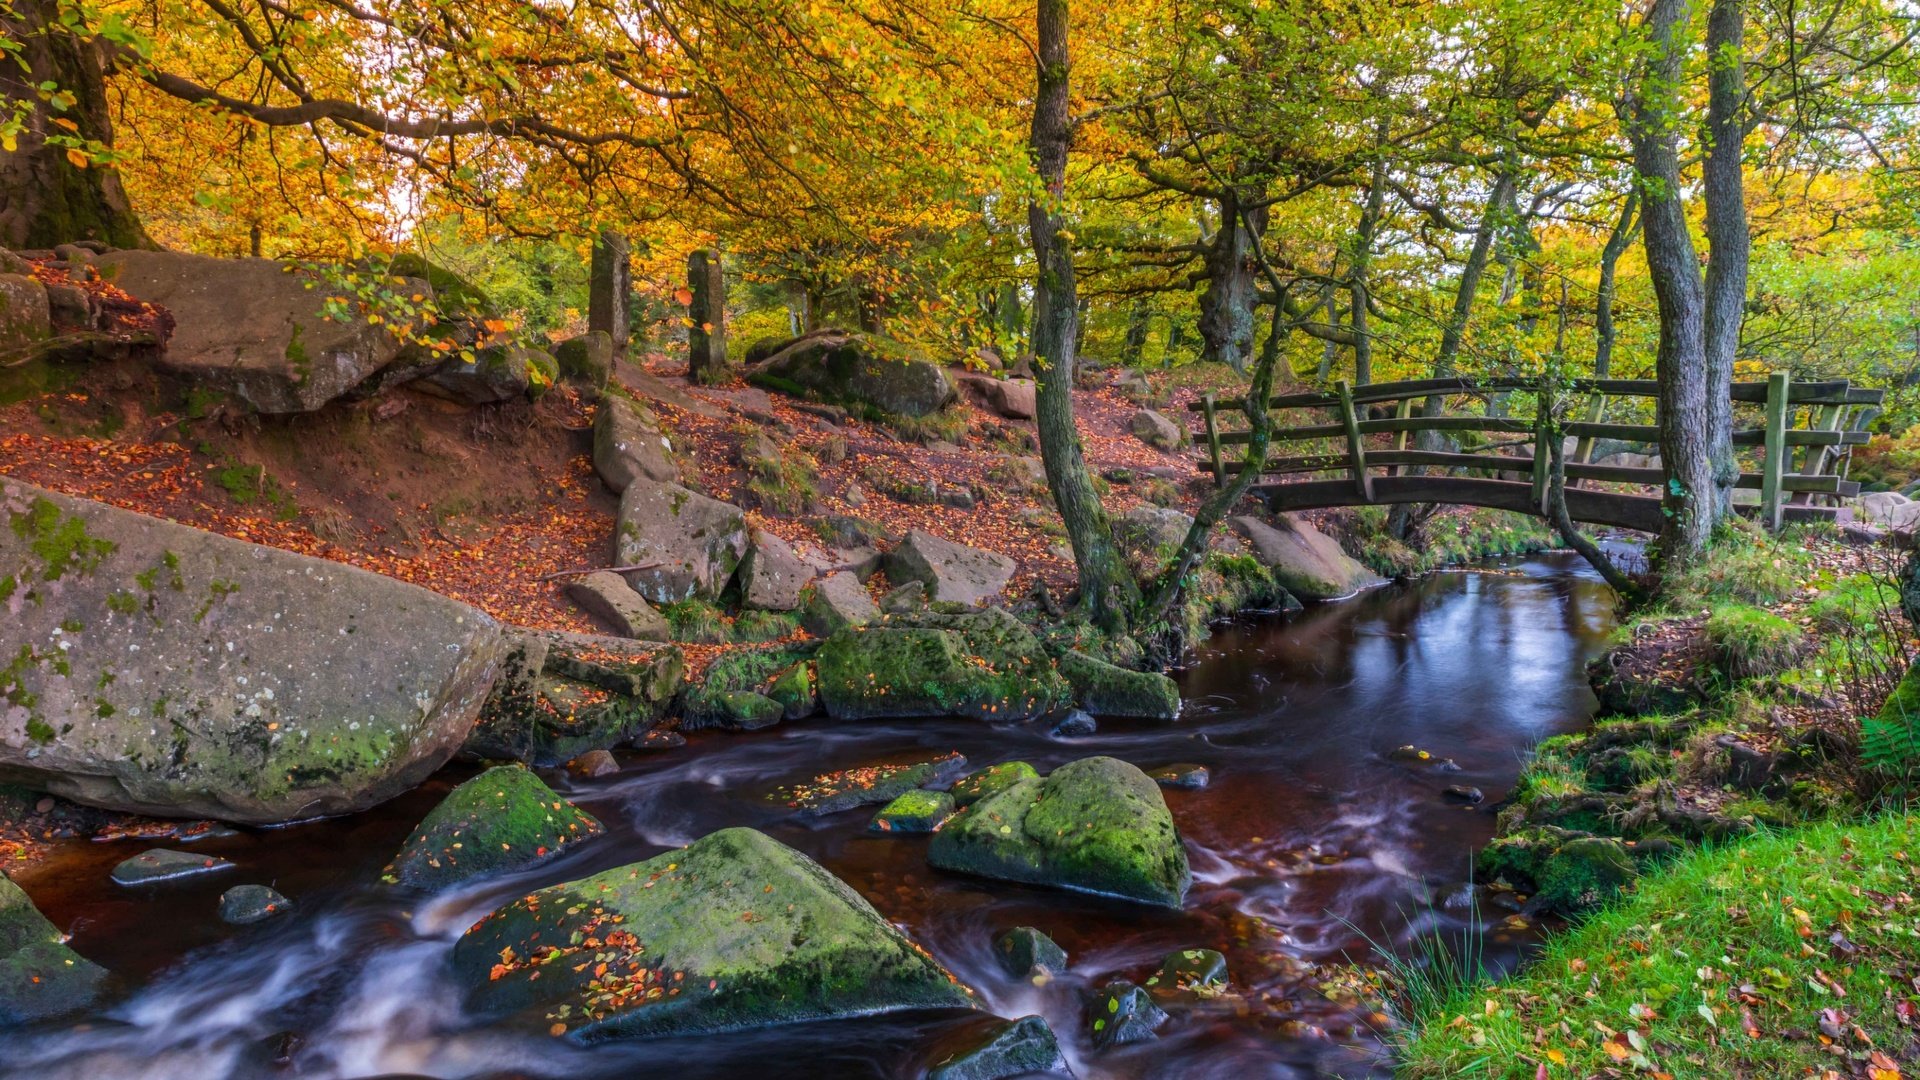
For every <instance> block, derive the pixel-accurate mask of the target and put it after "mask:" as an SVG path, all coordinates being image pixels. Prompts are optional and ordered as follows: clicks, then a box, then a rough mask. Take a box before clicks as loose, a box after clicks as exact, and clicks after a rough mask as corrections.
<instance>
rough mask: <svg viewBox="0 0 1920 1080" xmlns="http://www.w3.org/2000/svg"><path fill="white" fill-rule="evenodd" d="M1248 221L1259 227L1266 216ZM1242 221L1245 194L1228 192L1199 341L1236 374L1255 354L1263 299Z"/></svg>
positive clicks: (1211, 252)
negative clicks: (1256, 311)
mask: <svg viewBox="0 0 1920 1080" xmlns="http://www.w3.org/2000/svg"><path fill="white" fill-rule="evenodd" d="M1246 216H1251V217H1253V218H1254V219H1255V220H1256V222H1257V221H1258V220H1259V219H1260V218H1261V217H1264V213H1263V212H1256V213H1255V214H1253V215H1246ZM1242 220H1243V215H1242V213H1241V210H1240V195H1239V193H1238V192H1234V191H1229V192H1228V193H1227V194H1226V195H1225V196H1224V197H1223V198H1222V199H1221V200H1220V230H1219V231H1218V232H1217V233H1215V234H1214V238H1213V243H1212V244H1210V245H1208V247H1207V289H1206V291H1205V292H1203V293H1201V294H1200V337H1201V338H1202V339H1203V340H1205V341H1206V343H1207V351H1206V358H1207V359H1209V360H1219V361H1221V362H1223V363H1226V364H1228V365H1230V366H1231V367H1232V368H1233V370H1235V371H1245V370H1246V369H1247V361H1248V359H1249V358H1250V357H1251V356H1252V355H1253V306H1254V301H1255V300H1256V299H1257V296H1258V293H1257V290H1255V288H1254V284H1253V259H1252V256H1251V254H1250V253H1249V251H1248V243H1249V237H1248V235H1247V230H1246V227H1245V226H1243V225H1242V224H1241V222H1242Z"/></svg>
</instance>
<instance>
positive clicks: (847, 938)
mask: <svg viewBox="0 0 1920 1080" xmlns="http://www.w3.org/2000/svg"><path fill="white" fill-rule="evenodd" d="M453 970H454V972H455V975H456V977H457V978H458V979H459V980H460V982H462V983H463V984H464V985H465V986H466V988H467V990H468V993H469V995H470V1002H471V1004H472V1007H473V1008H474V1009H475V1010H476V1011H478V1012H480V1013H483V1014H492V1015H503V1014H510V1015H512V1016H514V1017H516V1018H517V1019H518V1020H520V1021H521V1022H523V1023H525V1024H527V1025H529V1026H532V1027H535V1028H537V1029H539V1030H544V1031H551V1032H553V1033H554V1034H568V1035H571V1036H573V1037H575V1038H579V1039H599V1038H607V1037H615V1036H663V1035H684V1034H693V1033H700V1032H714V1031H732V1030H738V1029H743V1028H756V1027H765V1026H768V1025H773V1024H784V1023H793V1022H797V1021H810V1020H825V1019H832V1018H836V1017H844V1016H862V1015H869V1014H873V1013H881V1012H892V1011H897V1010H902V1009H927V1008H968V1007H970V1006H971V1005H972V1000H971V996H970V992H969V991H968V990H966V989H965V988H964V987H962V986H961V985H960V984H959V983H958V982H957V981H955V980H954V978H953V977H952V976H951V975H949V974H948V973H947V972H946V971H944V970H942V969H941V968H940V966H939V965H938V964H936V963H935V962H934V961H933V960H932V959H930V958H929V957H928V956H927V954H926V953H925V952H924V951H922V950H920V949H919V948H918V947H917V946H915V945H914V944H913V943H912V942H911V941H909V940H908V939H907V938H906V937H905V936H904V935H902V934H901V933H900V932H899V931H898V930H896V929H894V927H893V926H892V924H890V923H888V922H887V921H886V919H884V918H882V917H881V915H880V913H879V912H877V911H875V910H874V909H873V907H872V905H870V904H868V903H867V901H866V900H865V899H863V898H862V897H861V896H860V894H858V893H856V892H854V891H853V890H852V889H851V888H849V887H848V886H847V885H846V884H845V883H843V882H841V881H840V880H839V879H838V878H835V877H834V876H833V875H832V874H830V873H828V872H827V871H826V870H824V869H822V868H821V867H820V866H819V864H817V863H815V862H814V861H813V860H811V859H809V858H807V857H806V856H805V855H802V854H800V853H799V852H797V851H794V850H793V849H791V848H789V847H786V846H785V845H782V844H780V843H778V842H776V841H774V840H772V839H770V838H768V837H766V836H764V835H762V834H761V833H758V832H755V831H754V830H752V829H742V828H734V829H723V830H721V831H719V832H716V833H712V834H710V835H708V836H706V837H703V838H701V839H700V840H697V841H695V842H694V843H693V844H691V845H689V846H688V847H686V848H685V849H683V850H679V851H669V852H667V853H665V854H662V855H658V856H655V857H654V858H652V859H648V860H647V861H645V862H640V863H634V864H632V865H630V866H622V867H617V868H615V869H612V870H608V871H606V872H604V873H601V874H596V875H594V876H593V877H589V878H585V879H583V880H580V881H575V882H569V883H567V884H565V885H556V886H554V887H552V888H549V889H542V890H540V891H539V892H536V893H534V894H533V895H531V896H528V897H526V898H524V899H521V900H517V901H515V902H513V903H511V904H508V905H507V906H505V907H503V908H501V909H500V910H498V911H495V912H494V913H493V914H491V915H489V916H487V917H486V918H485V919H482V920H481V921H480V922H479V923H478V924H477V925H475V926H474V927H473V928H472V929H471V930H468V931H467V933H466V934H465V936H463V937H462V938H461V939H460V941H459V943H458V944H456V945H455V946H454V950H453Z"/></svg>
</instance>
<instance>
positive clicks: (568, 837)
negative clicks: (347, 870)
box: [381, 765, 601, 889]
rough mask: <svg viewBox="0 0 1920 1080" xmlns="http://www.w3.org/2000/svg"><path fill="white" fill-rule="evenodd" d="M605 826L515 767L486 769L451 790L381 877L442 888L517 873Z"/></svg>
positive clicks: (408, 885) (408, 884) (414, 886)
mask: <svg viewBox="0 0 1920 1080" xmlns="http://www.w3.org/2000/svg"><path fill="white" fill-rule="evenodd" d="M600 831H601V828H600V822H598V821H597V820H595V819H594V817H593V816H592V815H591V814H588V813H587V812H586V811H584V810H581V809H580V808H579V807H577V806H575V805H573V804H572V803H570V802H568V801H567V800H565V799H563V798H561V797H560V796H558V795H556V794H554V791H553V789H552V788H550V787H548V786H547V785H546V784H544V783H542V782H541V780H540V778H539V777H537V776H535V775H533V773H532V772H530V771H528V770H526V769H523V768H521V767H519V766H517V765H502V766H499V767H498V768H492V769H488V770H487V771H486V772H483V773H481V774H480V775H479V776H476V777H474V778H473V779H471V780H469V781H467V782H466V783H464V784H461V785H460V786H459V787H457V788H454V789H453V791H452V792H450V793H449V794H448V795H447V797H446V798H445V799H442V800H441V801H440V805H439V806H436V807H434V808H433V811H432V812H431V813H429V814H428V815H427V816H426V818H424V819H423V820H422V821H421V822H420V826H419V828H416V829H415V830H413V835H412V836H410V837H408V838H407V842H406V843H405V844H402V845H401V846H400V852H399V854H397V855H395V856H394V857H393V862H392V863H390V864H388V866H387V868H386V871H385V872H384V873H383V874H382V875H381V880H383V881H385V882H387V883H388V884H392V885H401V886H404V887H406V888H410V889H444V888H447V887H449V886H452V885H458V884H459V883H461V882H463V881H466V880H467V879H469V878H474V877H478V876H480V875H482V874H493V873H499V872H502V871H506V870H517V869H519V868H521V867H524V866H531V865H533V864H534V863H537V862H543V861H545V860H547V859H550V858H552V857H554V856H555V855H558V854H560V851H561V849H563V848H565V847H566V846H567V845H569V844H572V843H576V842H578V841H580V840H584V839H586V838H587V837H589V836H594V835H596V834H598V833H599V832H600Z"/></svg>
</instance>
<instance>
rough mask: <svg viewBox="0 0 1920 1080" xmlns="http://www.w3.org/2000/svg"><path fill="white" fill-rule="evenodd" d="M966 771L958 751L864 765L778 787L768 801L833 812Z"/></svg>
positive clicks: (889, 799) (935, 783)
mask: <svg viewBox="0 0 1920 1080" xmlns="http://www.w3.org/2000/svg"><path fill="white" fill-rule="evenodd" d="M966 771H967V759H966V758H965V757H964V756H963V755H961V754H958V753H946V754H941V755H939V756H938V757H932V758H926V759H924V760H921V761H907V762H898V763H889V764H884V765H863V766H859V767H857V768H852V769H839V770H836V771H834V772H828V773H821V774H820V775H819V776H816V777H814V778H812V779H811V780H806V781H803V782H801V783H798V784H787V785H783V786H781V787H777V788H775V789H774V790H773V792H772V793H771V794H769V795H768V796H767V801H768V802H773V803H780V804H782V805H784V806H787V807H789V808H791V809H794V810H799V811H800V812H802V813H805V814H834V813H838V812H840V811H842V810H851V809H853V808H854V807H856V806H873V805H876V804H879V803H888V802H892V801H893V800H894V799H897V798H899V797H900V796H902V795H904V794H906V793H907V792H909V791H912V790H913V789H915V788H923V787H940V786H942V785H944V784H949V783H952V782H953V778H954V777H956V776H959V775H960V774H961V773H964V772H966Z"/></svg>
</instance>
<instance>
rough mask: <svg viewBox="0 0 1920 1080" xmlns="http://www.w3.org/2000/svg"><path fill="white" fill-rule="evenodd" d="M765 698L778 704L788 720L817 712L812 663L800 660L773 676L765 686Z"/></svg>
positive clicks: (818, 701)
mask: <svg viewBox="0 0 1920 1080" xmlns="http://www.w3.org/2000/svg"><path fill="white" fill-rule="evenodd" d="M767 696H768V697H770V698H772V699H773V700H775V701H777V702H779V703H780V708H781V709H782V710H784V712H785V714H786V718H787V719H789V720H799V719H801V718H803V717H808V716H812V715H813V714H814V713H816V712H819V711H820V692H819V691H818V690H817V689H815V688H814V682H813V664H812V662H811V661H807V660H802V661H800V662H799V663H797V664H792V665H789V666H788V668H787V669H786V670H785V671H782V672H781V673H780V674H778V675H775V676H774V677H773V681H772V682H769V683H768V684H767Z"/></svg>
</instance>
